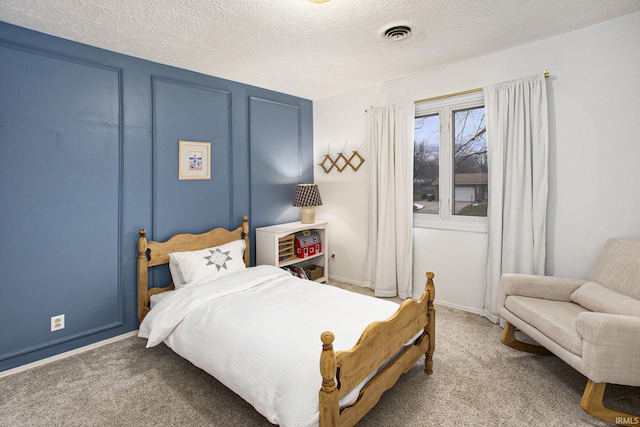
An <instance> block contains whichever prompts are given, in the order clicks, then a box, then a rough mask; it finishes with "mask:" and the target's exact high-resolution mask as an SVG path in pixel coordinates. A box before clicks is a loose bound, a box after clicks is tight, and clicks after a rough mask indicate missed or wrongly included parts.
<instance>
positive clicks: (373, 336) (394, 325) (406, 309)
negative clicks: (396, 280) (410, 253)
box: [319, 272, 436, 427]
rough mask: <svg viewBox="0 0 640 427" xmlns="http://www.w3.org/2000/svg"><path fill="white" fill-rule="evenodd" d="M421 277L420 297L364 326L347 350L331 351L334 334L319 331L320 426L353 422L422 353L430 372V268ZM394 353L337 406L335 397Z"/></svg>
mask: <svg viewBox="0 0 640 427" xmlns="http://www.w3.org/2000/svg"><path fill="white" fill-rule="evenodd" d="M426 276H427V283H426V285H425V290H424V292H423V294H422V296H421V297H420V299H419V300H417V301H416V300H407V301H405V302H404V303H402V305H401V306H400V308H398V311H397V312H396V313H395V314H394V315H393V316H391V317H390V318H389V319H387V320H385V321H381V322H374V323H372V324H371V325H369V326H368V327H367V328H366V329H365V331H364V332H363V333H362V336H361V337H360V339H359V340H358V343H357V344H356V345H355V346H354V347H353V348H352V349H351V350H348V351H339V352H337V353H335V352H334V350H333V339H334V335H333V333H331V332H324V333H323V334H322V336H321V340H322V354H321V356H320V372H321V374H322V388H321V389H320V394H319V400H320V402H319V403H320V408H319V409H320V427H330V426H331V427H333V426H353V425H354V424H356V423H357V422H358V421H359V420H360V419H361V418H362V417H364V416H365V415H366V414H367V412H369V410H370V409H371V408H373V406H375V404H376V403H377V402H378V400H380V397H381V396H382V394H383V393H384V392H385V391H387V390H388V389H390V388H391V387H393V385H394V384H395V383H396V381H397V380H398V378H399V377H400V375H402V374H403V373H405V372H407V371H408V370H409V369H411V368H412V367H413V365H415V363H416V362H417V361H418V360H419V359H420V357H422V355H424V356H425V373H427V374H431V373H432V372H433V351H434V349H435V332H436V329H435V319H436V317H435V314H436V313H435V309H434V307H433V300H434V297H435V287H434V284H433V277H434V275H433V273H431V272H429V273H427V274H426ZM420 331H422V334H421V335H420V337H419V338H418V339H417V340H416V341H415V342H414V343H413V344H412V345H409V346H406V347H405V344H406V343H407V342H408V341H409V340H410V339H411V338H412V337H414V336H415V335H416V334H417V333H419V332H420ZM403 347H404V349H403ZM398 352H400V353H398ZM394 355H395V356H396V357H395V359H394V360H393V361H392V362H391V363H390V364H388V365H387V366H386V367H385V368H384V369H383V370H382V371H380V372H379V373H378V374H377V375H376V376H375V377H374V378H373V379H372V380H371V381H370V382H369V383H368V384H367V385H366V386H365V387H364V388H363V389H362V391H361V392H360V395H359V396H358V400H357V401H356V402H355V403H354V404H352V405H350V406H348V407H346V408H343V409H340V407H339V402H340V399H341V398H342V397H344V396H345V395H346V394H347V393H348V392H350V391H351V390H353V389H354V388H355V387H356V386H358V385H359V384H360V383H362V382H363V381H364V380H365V379H366V378H367V377H368V376H369V375H370V374H371V373H372V372H375V371H376V370H377V369H379V368H380V367H382V366H383V365H384V364H385V363H386V362H387V361H389V359H391V358H392V357H394Z"/></svg>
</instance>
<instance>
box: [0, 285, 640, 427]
mask: <svg viewBox="0 0 640 427" xmlns="http://www.w3.org/2000/svg"><path fill="white" fill-rule="evenodd" d="M345 287H347V286H345ZM436 326H437V334H436V337H437V343H436V351H435V355H434V373H433V375H430V376H427V375H425V374H424V373H423V367H424V365H423V362H422V361H421V362H420V363H418V364H417V365H416V366H414V368H413V369H412V370H410V371H409V372H408V373H407V374H405V375H403V376H402V377H401V378H400V380H399V382H398V383H397V384H396V386H395V387H394V388H393V389H391V390H390V391H388V392H387V393H385V395H384V396H383V397H382V400H381V401H380V402H379V403H378V405H377V406H376V407H375V408H374V409H373V410H372V411H371V412H370V413H369V414H368V415H367V416H366V417H365V418H364V419H363V420H362V421H361V422H360V424H359V426H381V427H382V426H384V427H388V426H521V425H529V426H607V425H609V424H607V423H604V422H601V421H599V420H596V419H594V418H592V417H590V416H589V415H587V414H586V413H584V412H583V411H582V410H581V409H580V406H579V401H580V397H581V395H582V391H583V388H584V385H585V383H586V379H585V378H584V377H583V376H582V375H580V374H579V373H577V372H576V371H574V370H573V369H571V368H569V367H568V366H567V365H566V364H565V363H563V362H562V361H561V360H559V359H557V358H556V357H554V356H533V355H527V354H524V353H520V352H517V351H515V350H512V349H510V348H507V347H505V346H504V345H502V344H501V343H500V338H499V337H500V333H501V329H500V328H499V327H498V326H496V325H493V324H491V323H489V322H488V321H487V320H486V319H483V318H481V317H479V316H477V315H474V314H470V313H466V312H462V311H459V310H454V309H450V308H446V307H437V323H436ZM605 403H606V404H609V405H611V406H614V407H617V408H619V409H623V410H627V411H633V412H635V413H639V412H640V389H639V388H633V387H622V386H610V387H609V388H608V389H607V394H606V395H605ZM269 425H271V424H269V423H268V422H267V421H266V420H265V419H264V418H263V417H262V416H261V415H260V414H258V413H257V412H255V410H254V409H253V408H252V407H251V406H250V405H249V404H247V403H246V402H245V401H244V400H242V399H241V398H239V397H238V396H236V395H235V394H234V393H232V392H231V391H229V390H228V389H226V388H225V387H224V386H223V385H221V384H220V383H219V382H218V381H216V380H215V379H214V378H212V377H210V376H209V375H208V374H206V373H205V372H203V371H201V370H200V369H198V368H196V367H194V366H193V365H191V364H190V363H189V362H187V361H185V360H183V359H182V358H180V357H179V356H177V355H175V354H174V353H173V352H172V351H171V350H170V349H168V348H167V347H166V346H164V345H160V346H158V347H155V348H152V349H145V340H143V339H140V338H136V337H132V338H127V339H124V340H122V341H118V342H115V343H112V344H109V345H106V346H103V347H100V348H98V349H95V350H92V351H88V352H85V353H82V354H78V355H75V356H72V357H69V358H67V359H64V360H60V361H56V362H53V363H50V364H48V365H45V366H41V367H37V368H33V369H31V370H28V371H25V372H21V373H17V374H14V375H11V376H8V377H5V378H1V379H0V426H3V427H4V426H7V427H9V426H11V427H18V426H65V427H66V426H269Z"/></svg>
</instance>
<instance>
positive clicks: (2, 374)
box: [0, 330, 138, 378]
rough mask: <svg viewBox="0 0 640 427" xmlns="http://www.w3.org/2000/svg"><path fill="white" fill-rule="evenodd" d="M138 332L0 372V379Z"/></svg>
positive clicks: (135, 334)
mask: <svg viewBox="0 0 640 427" xmlns="http://www.w3.org/2000/svg"><path fill="white" fill-rule="evenodd" d="M137 335H138V331H137V330H135V331H131V332H127V333H126V334H122V335H118V336H116V337H112V338H109V339H106V340H102V341H99V342H96V343H93V344H89V345H85V346H84V347H80V348H76V349H74V350H69V351H66V352H64V353H60V354H56V355H55V356H51V357H47V358H46V359H42V360H37V361H35V362H31V363H27V364H26V365H22V366H18V367H17V368H12V369H8V370H6V371H2V372H0V378H3V377H8V376H9V375H13V374H17V373H18V372H23V371H27V370H29V369H32V368H35V367H38V366H42V365H46V364H48V363H51V362H55V361H56V360H61V359H66V358H67V357H70V356H74V355H76V354H80V353H84V352H85V351H89V350H93V349H94V348H98V347H102V346H103V345H107V344H111V343H113V342H116V341H120V340H123V339H126V338H129V337H133V336H137Z"/></svg>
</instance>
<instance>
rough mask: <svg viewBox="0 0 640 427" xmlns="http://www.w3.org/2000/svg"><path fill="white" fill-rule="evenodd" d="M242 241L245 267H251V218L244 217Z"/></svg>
mask: <svg viewBox="0 0 640 427" xmlns="http://www.w3.org/2000/svg"><path fill="white" fill-rule="evenodd" d="M242 239H243V240H244V265H246V266H247V267H251V265H250V264H251V247H250V246H249V217H248V216H246V215H245V216H243V217H242Z"/></svg>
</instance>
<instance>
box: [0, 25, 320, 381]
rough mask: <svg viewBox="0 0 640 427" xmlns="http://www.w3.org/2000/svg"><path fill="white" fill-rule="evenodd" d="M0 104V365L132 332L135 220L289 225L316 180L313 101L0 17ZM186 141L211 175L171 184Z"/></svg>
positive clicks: (154, 228) (186, 225)
mask: <svg viewBox="0 0 640 427" xmlns="http://www.w3.org/2000/svg"><path fill="white" fill-rule="evenodd" d="M160 76H161V77H160ZM0 100H1V102H0V204H1V205H2V206H3V210H2V213H0V253H1V254H2V256H0V269H1V271H2V277H3V280H2V283H1V284H0V322H2V324H4V325H11V327H10V328H4V329H3V330H2V333H1V334H0V371H2V370H6V369H10V368H14V367H16V366H20V365H23V364H26V363H30V362H34V361H36V360H39V359H43V358H46V357H50V356H53V355H56V354H59V353H63V352H66V351H69V350H73V349H76V348H79V347H83V346H86V345H89V344H93V343H96V342H99V341H102V340H105V339H108V338H111V337H114V336H117V335H122V334H125V333H127V332H130V331H134V330H136V329H137V328H138V321H137V306H136V285H137V284H136V271H135V269H136V258H137V252H136V251H137V241H138V230H139V229H140V228H147V229H148V230H149V231H150V234H151V235H150V236H149V237H150V238H153V239H157V240H162V239H165V238H167V237H169V236H170V235H172V234H173V233H176V232H183V231H187V232H199V231H204V230H206V229H209V228H211V227H217V226H225V227H235V226H237V225H239V224H240V222H241V220H242V216H243V215H250V225H251V228H252V230H254V229H255V227H256V226H261V225H266V224H267V223H272V222H274V221H279V222H284V221H285V220H295V219H297V215H298V210H297V209H295V208H293V207H292V206H291V201H292V199H293V191H294V189H295V184H297V183H298V182H311V181H312V180H313V145H312V144H313V142H312V103H311V101H309V100H305V99H301V98H297V97H294V96H290V95H286V94H281V93H277V92H273V91H269V90H266V89H261V88H257V87H254V86H249V85H245V84H240V83H237V82H233V81H229V80H225V79H220V78H216V77H212V76H206V75H203V74H198V73H194V72H191V71H187V70H182V69H178V68H175V67H169V66H166V65H162V64H157V63H153V62H149V61H144V60H142V59H138V58H133V57H130V56H126V55H121V54H118V53H115V52H110V51H106V50H103V49H98V48H95V47H92V46H87V45H83V44H80V43H75V42H71V41H68V40H64V39H60V38H57V37H52V36H48V35H45V34H42V33H37V32H34V31H30V30H27V29H24V28H20V27H16V26H13V25H9V24H6V23H2V22H0ZM179 140H192V141H210V142H211V146H212V170H211V173H212V176H211V180H208V181H179V180H178V170H177V168H178V161H177V159H178V141H179ZM276 154H278V155H276ZM163 274H164V275H165V277H161V279H162V280H165V279H167V278H168V276H166V273H160V276H162V275H163ZM153 278H156V275H155V274H154V275H153ZM158 280H159V281H160V278H159V279H158ZM160 284H162V285H164V284H166V283H160ZM59 314H65V320H66V326H65V328H64V329H63V330H60V331H56V332H50V331H49V327H50V318H51V317H52V316H55V315H59Z"/></svg>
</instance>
